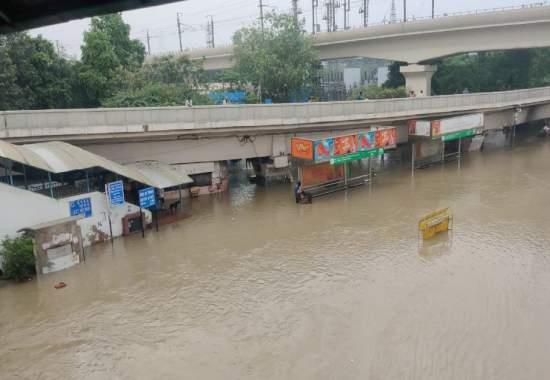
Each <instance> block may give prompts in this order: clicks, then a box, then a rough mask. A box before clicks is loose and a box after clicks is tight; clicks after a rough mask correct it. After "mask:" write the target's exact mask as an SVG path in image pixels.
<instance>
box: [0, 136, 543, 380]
mask: <svg viewBox="0 0 550 380" xmlns="http://www.w3.org/2000/svg"><path fill="white" fill-rule="evenodd" d="M549 172H550V142H544V141H535V142H531V143H530V144H522V143H519V144H518V145H517V147H516V148H515V149H514V150H513V151H510V150H499V151H493V152H485V153H476V154H470V155H469V156H467V158H466V159H465V160H464V161H463V163H462V169H460V170H459V169H457V166H456V163H453V164H447V165H445V166H444V167H433V168H431V169H427V170H422V171H418V172H417V173H416V175H415V177H414V178H411V177H410V174H409V169H408V168H407V167H403V168H402V169H399V168H396V169H394V170H392V171H388V172H385V173H381V174H380V175H379V176H378V177H377V180H376V183H375V184H374V185H373V187H372V188H371V189H369V188H368V187H367V188H361V189H356V190H353V191H350V192H348V193H347V194H344V193H339V194H334V195H332V196H329V197H327V198H323V199H319V200H317V201H316V202H315V203H314V204H313V205H307V206H297V205H295V204H294V203H293V201H292V193H291V190H290V188H289V187H288V186H286V185H282V186H276V187H271V188H268V189H260V188H258V189H257V188H255V187H254V186H253V185H248V184H242V183H236V184H234V185H233V188H232V191H231V193H230V194H227V195H225V196H222V197H212V198H201V199H199V200H198V201H197V202H195V203H194V205H193V208H194V216H193V217H192V218H191V219H187V220H184V221H182V222H180V223H178V224H174V225H171V226H166V227H163V228H161V230H160V232H158V233H155V232H149V233H148V234H147V236H146V239H145V240H144V239H142V238H141V236H139V235H138V236H132V237H130V238H126V239H118V240H116V241H115V244H114V247H112V248H111V246H110V245H109V244H105V245H101V246H96V247H94V248H93V249H92V250H89V251H88V252H87V261H86V263H85V264H82V265H80V266H77V267H74V268H72V269H70V270H67V271H65V272H62V273H56V274H53V275H49V276H45V277H43V278H40V279H38V280H36V281H32V282H29V283H25V284H20V285H9V284H7V285H4V286H1V287H0V336H1V337H2V344H1V345H0V357H1V358H2V360H0V377H1V378H5V379H18V378H20V379H41V380H46V379H400V380H401V379H404V378H407V379H422V380H425V379H434V380H435V379H437V380H440V379H466V378H467V379H476V380H477V379H478V380H490V379H495V380H496V379H498V380H505V379H510V380H516V379H533V380H535V379H537V380H538V379H545V378H550V362H549V361H548V358H547V356H548V347H550V324H549V321H550V297H549V294H550V251H549V249H548V248H549V247H550V229H549V228H548V220H549V219H548V215H549V212H550V206H549V205H548V194H549V191H550V177H549V175H548V173H549ZM443 206H450V207H452V209H453V210H454V213H455V223H454V231H453V232H452V233H451V234H449V235H448V236H442V237H439V238H437V239H436V240H434V241H433V242H430V243H427V244H424V245H421V244H419V241H418V234H417V221H418V219H419V217H420V216H421V215H422V214H424V213H426V212H428V211H430V210H433V209H435V208H438V207H443ZM58 281H64V282H66V283H67V284H68V287H67V288H65V289H63V290H55V289H54V288H53V285H54V284H55V283H56V282H58Z"/></svg>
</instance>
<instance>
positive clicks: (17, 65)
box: [0, 33, 75, 110]
mask: <svg viewBox="0 0 550 380" xmlns="http://www.w3.org/2000/svg"><path fill="white" fill-rule="evenodd" d="M0 68H1V69H0V70H1V71H2V72H1V73H0V88H2V91H3V92H4V93H3V94H1V95H0V109H5V110H8V109H44V108H66V107H69V106H71V105H72V103H73V96H72V95H73V84H74V79H75V76H74V71H73V67H72V63H71V62H69V61H67V60H66V59H64V58H62V57H60V56H58V55H57V53H56V52H55V49H54V46H53V44H52V43H51V42H49V41H47V40H45V39H43V38H42V37H41V36H38V37H30V36H29V35H28V34H25V33H15V34H10V35H8V36H5V37H0Z"/></svg>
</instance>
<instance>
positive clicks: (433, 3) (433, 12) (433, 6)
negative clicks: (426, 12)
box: [432, 0, 435, 18]
mask: <svg viewBox="0 0 550 380" xmlns="http://www.w3.org/2000/svg"><path fill="white" fill-rule="evenodd" d="M432 18H435V0H432Z"/></svg>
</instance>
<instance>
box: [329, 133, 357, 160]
mask: <svg viewBox="0 0 550 380" xmlns="http://www.w3.org/2000/svg"><path fill="white" fill-rule="evenodd" d="M355 152H357V135H350V136H340V137H335V138H334V156H343V155H345V154H350V153H355Z"/></svg>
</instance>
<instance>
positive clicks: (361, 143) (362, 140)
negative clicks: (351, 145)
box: [357, 131, 376, 152]
mask: <svg viewBox="0 0 550 380" xmlns="http://www.w3.org/2000/svg"><path fill="white" fill-rule="evenodd" d="M357 140H358V141H357V150H358V151H359V152H364V151H367V150H371V149H374V148H376V134H375V132H374V131H370V132H366V133H359V134H358V135H357Z"/></svg>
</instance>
